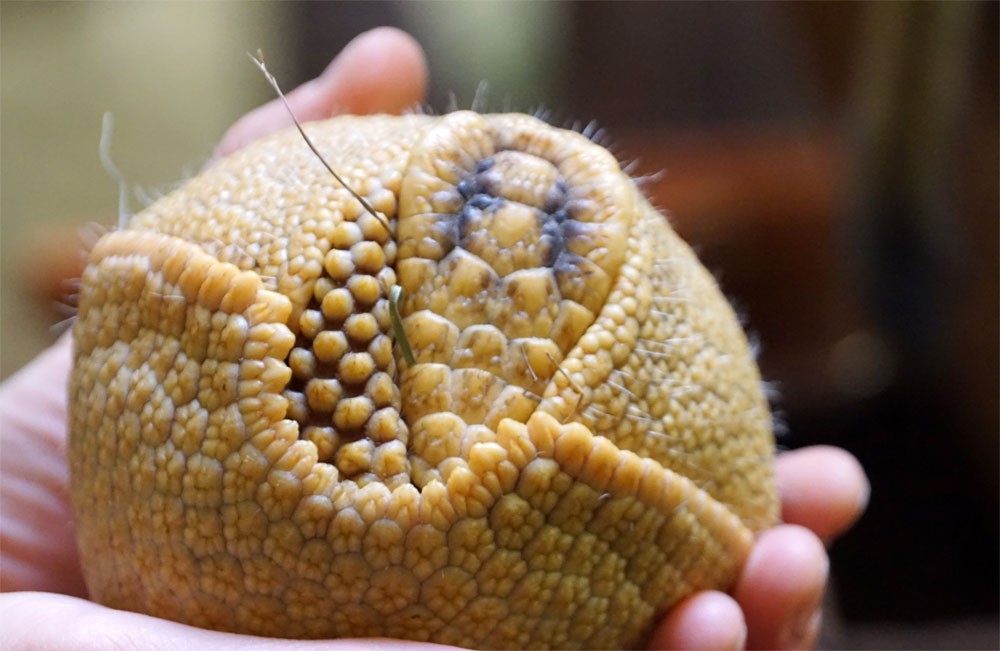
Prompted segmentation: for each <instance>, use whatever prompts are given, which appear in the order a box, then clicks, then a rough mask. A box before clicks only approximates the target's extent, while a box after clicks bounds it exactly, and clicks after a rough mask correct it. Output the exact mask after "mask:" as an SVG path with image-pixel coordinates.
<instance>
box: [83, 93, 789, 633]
mask: <svg viewBox="0 0 1000 651" xmlns="http://www.w3.org/2000/svg"><path fill="white" fill-rule="evenodd" d="M303 129H304V131H305V132H306V133H307V134H308V136H309V139H310V140H311V141H312V142H313V143H314V145H315V148H316V149H317V151H319V152H320V153H321V154H322V158H323V159H325V161H327V162H328V164H329V165H330V166H331V167H333V168H335V169H336V170H337V172H338V174H339V176H340V178H342V179H343V180H344V182H345V183H346V185H345V183H338V182H337V181H336V180H335V179H333V178H332V177H331V175H330V173H329V171H328V170H327V169H326V168H325V167H324V165H323V164H322V162H321V161H320V160H319V158H318V157H317V156H316V155H315V154H314V153H313V152H312V151H310V149H309V148H308V147H306V146H305V145H304V144H303V139H302V136H301V135H300V134H299V133H298V132H296V131H295V130H289V131H286V132H283V133H280V134H276V135H274V136H271V137H268V138H265V139H264V140H262V141H260V142H258V143H256V144H254V145H252V146H250V147H248V148H246V149H245V150H242V151H240V152H238V153H236V154H234V155H232V156H231V157H229V158H227V159H225V160H222V161H220V162H219V163H218V164H216V165H215V166H213V167H212V168H211V169H208V170H206V171H205V172H204V173H202V174H201V175H200V176H198V177H196V178H194V179H192V180H191V181H189V182H188V183H187V184H186V185H185V186H184V187H182V188H180V189H179V190H178V191H176V192H174V193H172V194H170V195H168V196H166V197H164V198H163V199H161V200H160V201H158V202H156V203H155V204H153V205H152V206H150V207H149V208H147V209H146V210H145V211H143V212H141V213H139V214H137V215H136V216H135V217H134V218H133V219H132V220H131V221H130V223H129V225H128V228H127V229H124V230H121V231H117V232H113V233H109V234H108V235H106V236H105V237H104V238H103V239H102V240H101V241H100V242H99V243H98V244H97V245H96V246H95V247H94V249H93V250H92V251H91V253H90V258H89V261H88V269H87V271H86V273H85V274H84V281H83V283H82V287H81V297H80V313H79V318H78V319H77V321H76V324H75V326H74V339H75V348H74V355H75V359H74V370H73V373H72V378H71V393H70V416H69V419H70V422H69V430H70V438H69V457H70V465H71V474H72V496H73V505H74V510H75V513H76V522H77V527H78V531H79V540H80V550H81V557H82V563H83V568H84V573H85V577H86V580H87V583H88V587H89V590H90V592H91V595H92V596H93V597H94V598H95V599H96V600H98V601H100V602H102V603H105V604H107V605H110V606H113V607H118V608H125V609H129V610H136V611H139V612H144V613H148V614H151V615H155V616H158V617H165V618H169V619H173V620H176V621H181V622H185V623H188V624H192V625H196V626H202V627H207V628H214V629H220V630H228V631H236V632H241V633H249V634H256V635H269V636H275V637H298V638H335V637H358V636H366V635H377V636H387V637H401V638H406V639H416V640H429V641H434V642H441V643H449V644H458V645H460V646H466V647H473V648H478V647H485V648H620V647H626V646H630V645H635V644H637V643H638V642H639V641H640V640H641V639H642V638H643V636H644V635H645V634H646V633H647V632H648V631H649V629H650V627H651V626H652V624H653V622H654V620H655V619H656V618H657V617H658V616H660V615H662V614H663V613H664V612H665V611H667V610H668V609H669V608H670V607H671V606H672V605H673V604H674V603H676V602H677V601H679V600H680V599H682V598H683V597H684V596H686V595H687V594H690V593H692V592H693V591H695V590H700V589H709V588H716V589H725V588H727V587H728V586H729V585H730V584H731V583H732V582H733V581H734V580H735V578H736V576H737V574H738V573H739V570H740V567H741V564H742V562H743V560H744V558H745V557H746V554H747V553H748V551H749V548H750V545H751V543H752V537H753V532H754V531H756V530H759V529H762V528H764V527H767V526H769V525H771V524H772V523H773V522H774V521H775V520H776V517H777V499H776V496H775V489H774V483H773V477H772V471H771V455H772V448H773V437H772V434H771V417H770V412H769V409H768V405H767V402H766V400H765V398H764V396H763V395H762V393H761V389H760V378H759V373H758V370H757V368H756V366H755V364H754V361H753V357H752V355H751V353H750V350H749V346H748V344H747V340H746V337H745V336H744V334H743V332H742V331H741V329H740V327H739V324H738V322H737V320H736V318H735V316H734V314H733V312H732V309H731V308H730V307H729V305H728V304H727V303H726V301H725V299H724V298H723V296H722V294H721V293H720V292H719V290H718V288H717V287H716V285H715V282H714V280H713V279H712V277H711V275H710V274H709V273H707V272H706V271H705V270H704V269H703V268H702V267H701V265H700V264H698V262H697V260H696V258H695V257H694V255H693V253H692V252H691V250H690V249H689V248H688V247H687V245H685V244H684V243H683V242H682V241H681V240H680V239H679V238H678V237H677V236H676V234H674V233H673V231H671V230H670V228H669V226H668V225H667V222H666V220H665V219H664V218H663V216H662V215H660V214H659V213H657V212H656V211H655V210H654V209H653V208H652V207H651V206H650V205H649V203H648V202H647V201H646V200H645V198H644V197H643V196H642V195H641V193H640V192H639V191H638V190H637V189H636V187H635V185H634V184H633V183H632V182H631V180H630V179H629V177H628V176H627V175H626V174H624V173H623V172H622V171H621V169H620V167H619V165H618V163H617V162H616V161H615V159H614V157H613V156H611V154H609V153H608V152H607V151H606V150H604V149H603V148H601V147H599V146H597V145H595V144H593V143H592V142H590V141H589V140H588V139H587V138H585V137H583V136H582V135H580V134H576V133H573V132H569V131H564V130H560V129H556V128H553V127H550V126H548V125H546V124H544V123H543V122H541V121H539V120H537V119H534V118H531V117H528V116H524V115H516V114H513V115H479V114H475V113H471V112H457V113H452V114H448V115H445V116H440V117H435V116H424V115H409V116H402V117H388V116H375V117H340V118H334V119H332V120H328V121H323V122H317V123H311V124H307V125H304V126H303ZM276 161H277V162H278V163H277V164H276ZM347 186H350V187H347ZM352 188H353V190H352ZM355 190H356V191H357V194H356V195H355ZM390 198H391V200H390ZM364 203H368V204H369V205H371V206H376V205H377V206H378V211H377V214H378V215H379V216H381V217H384V219H385V223H382V222H381V221H380V220H379V219H376V218H375V217H373V213H370V212H369V211H368V210H366V209H365V207H364V205H363V204H364ZM136 288H138V289H136ZM164 296H172V297H181V298H179V299H176V300H175V299H172V300H171V301H169V302H167V301H165V300H164V299H163V297H164ZM680 297H683V298H684V300H674V299H678V298H680ZM168 303H169V304H168ZM125 397H127V399H125Z"/></svg>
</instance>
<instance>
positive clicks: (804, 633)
mask: <svg viewBox="0 0 1000 651" xmlns="http://www.w3.org/2000/svg"><path fill="white" fill-rule="evenodd" d="M822 626H823V609H822V608H817V609H816V610H813V611H811V612H809V613H806V615H805V616H803V617H801V618H798V619H796V620H795V621H794V622H792V625H791V626H789V627H788V629H787V631H786V633H785V635H784V636H783V639H782V642H783V644H782V646H781V648H782V649H811V648H813V647H814V646H815V645H816V639H817V638H818V637H819V632H820V629H821V628H822Z"/></svg>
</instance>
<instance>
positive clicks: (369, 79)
mask: <svg viewBox="0 0 1000 651" xmlns="http://www.w3.org/2000/svg"><path fill="white" fill-rule="evenodd" d="M427 75H428V73H427V60H426V58H425V57H424V52H423V49H422V48H421V47H420V44H419V43H417V41H416V40H415V39H414V38H413V37H412V36H410V35H409V34H407V33H406V32H404V31H402V30H399V29H396V28H394V27H377V28H375V29H372V30H369V31H367V32H363V33H361V34H359V35H358V36H356V37H354V39H352V40H351V42H350V43H348V44H347V45H346V46H345V47H344V49H343V50H341V51H340V53H339V54H338V55H337V56H336V57H334V59H333V61H331V62H330V64H329V65H327V67H326V69H325V70H324V71H323V72H322V73H321V74H320V76H319V77H317V78H316V79H313V80H311V81H307V82H306V83H304V84H302V85H301V86H299V87H298V88H296V89H295V90H293V91H291V92H289V93H286V97H287V99H288V104H289V105H290V106H291V107H292V110H293V111H294V113H295V117H296V118H297V119H298V120H299V121H300V122H308V121H311V120H321V119H325V118H328V117H330V116H332V115H337V114H342V113H351V114H355V115H367V114H371V113H401V112H403V111H405V110H407V109H410V108H413V107H414V106H417V105H419V103H420V102H421V101H423V98H424V93H425V92H426V88H427ZM279 81H280V80H279ZM291 124H292V119H291V117H290V116H289V115H288V112H287V109H286V107H285V106H284V104H283V103H282V102H281V101H280V100H278V99H275V100H272V101H271V102H268V103H267V104H265V105H264V106H261V107H259V108H257V109H254V110H253V111H251V112H249V113H247V114H246V115H244V116H243V117H242V118H240V119H239V120H237V122H236V123H235V124H234V125H233V126H232V127H230V129H229V130H228V131H227V132H226V134H225V135H224V136H223V137H222V140H221V141H220V143H219V146H218V147H216V149H215V152H214V154H213V157H212V160H215V159H218V158H221V157H222V156H226V155H228V154H231V153H233V152H235V151H237V150H239V149H242V148H243V147H245V146H246V145H248V144H250V143H251V142H253V141H254V140H257V139H259V138H261V137H263V136H265V135H267V134H269V133H273V132H275V131H277V130H278V129H281V128H283V127H286V126H290V125H291Z"/></svg>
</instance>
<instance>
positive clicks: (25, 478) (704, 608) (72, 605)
mask: <svg viewBox="0 0 1000 651" xmlns="http://www.w3.org/2000/svg"><path fill="white" fill-rule="evenodd" d="M425 84H426V64H425V63H424V59H423V54H422V52H421V51H420V48H419V46H418V45H417V44H416V43H415V42H413V40H412V39H411V38H410V37H408V36H406V35H405V34H402V33H401V32H398V31H396V30H390V29H381V30H374V31H372V32H368V33H366V34H363V35H362V36H359V37H358V38H357V39H356V40H355V41H353V42H352V43H351V44H350V45H348V47H347V48H345V50H344V52H342V53H341V55H340V56H338V58H337V59H336V60H335V61H334V62H333V63H332V64H331V65H330V67H328V68H327V70H326V71H325V72H324V73H323V74H322V75H321V76H320V77H319V78H317V79H316V80H313V81H311V82H308V83H306V84H304V85H303V86H300V87H299V88H298V89H296V90H295V91H293V92H291V93H289V94H288V99H289V102H290V103H291V104H292V106H293V108H294V110H295V113H296V116H297V117H298V118H299V119H300V120H303V121H305V120H313V119H319V118H323V117H327V116H329V115H331V114H333V113H335V112H336V113H339V112H349V113H357V114H363V113H374V112H398V111H400V110H402V109H404V108H406V107H408V106H412V105H414V104H416V103H417V102H419V101H420V100H421V99H422V98H423V92H424V87H425ZM290 124H291V118H290V117H289V116H288V114H287V113H286V111H285V109H284V107H283V106H281V105H280V104H279V102H278V101H273V102H271V103H269V104H267V105H265V106H263V107H261V108H259V109H257V110H255V111H253V112H251V113H250V114H248V115H247V116H245V117H244V118H243V119H241V120H240V121H239V122H237V123H236V125H234V126H233V128H232V129H230V131H229V132H228V133H227V134H226V136H225V137H224V138H223V140H222V142H221V144H220V145H219V147H218V149H217V150H216V154H217V155H218V156H222V155H225V154H227V153H230V152H232V151H235V150H236V149H239V148H240V147H242V146H244V145H246V144H248V143H249V142H252V141H253V140H255V139H257V138H259V137H261V136H263V135H265V134H267V133H269V132H272V131H275V130H277V129H280V128H282V127H284V126H288V125H290ZM70 364H71V361H70V343H69V339H68V338H67V337H63V338H62V339H61V340H60V341H59V342H58V343H57V344H56V345H55V346H53V347H52V348H50V349H49V350H48V351H46V352H45V353H43V354H42V355H40V356H39V357H38V358H37V359H36V360H35V361H34V362H33V363H32V364H30V365H29V366H28V367H26V368H25V369H23V370H22V371H21V372H20V373H18V374H17V375H15V376H14V377H12V378H11V379H10V380H9V381H7V382H6V383H4V385H2V387H0V425H2V428H0V445H2V456H0V500H2V502H0V509H2V510H0V513H2V520H0V590H3V591H18V592H17V593H15V594H5V595H0V622H3V624H2V625H0V639H2V640H3V641H4V642H5V645H6V644H9V645H10V647H11V648H35V647H45V648H60V649H76V648H105V647H112V648H114V647H115V646H119V647H121V646H127V647H130V648H149V649H161V648H163V649H166V648H171V649H172V648H180V647H185V646H186V647H190V648H195V649H199V648H213V649H219V650H225V649H230V648H232V649H236V648H239V649H241V650H246V649H268V648H272V647H277V646H280V648H282V649H303V650H305V649H336V648H357V647H358V645H359V642H358V641H344V640H340V641H322V642H288V641H283V640H271V639H265V638H254V637H250V636H244V635H235V634H230V633H219V632H214V631H205V630H201V629H196V628H193V627H189V626H185V625H182V624H177V623H174V622H170V621H166V620H162V619H157V618H154V617H148V616H145V615H139V614H136V613H130V612H123V611H117V610H112V609H109V608H105V607H103V606H100V605H97V604H94V603H91V602H89V601H86V600H85V597H86V588H85V586H84V584H83V579H82V575H81V570H80V566H79V559H78V557H77V552H76V544H75V534H74V531H73V526H72V512H71V509H70V506H69V497H68V471H67V463H66V450H65V439H66V395H65V390H64V387H65V386H66V381H67V375H68V373H69V368H70ZM777 472H778V481H779V488H780V492H781V496H782V503H783V517H784V520H785V521H786V522H787V523H789V524H786V525H782V526H779V527H776V528H774V529H772V530H770V531H767V532H764V533H762V534H761V535H760V537H759V540H758V543H757V545H756V546H755V547H754V550H753V552H752V553H751V556H750V559H749V561H748V563H747V565H746V568H745V570H744V573H743V576H742V577H741V579H740V580H739V582H738V583H737V585H736V587H735V589H734V591H733V595H734V596H733V597H730V596H728V595H725V594H722V593H719V592H704V593H700V594H698V595H694V596H692V597H689V598H688V599H687V600H685V601H684V603H682V604H681V605H680V606H679V607H678V608H676V609H675V610H673V611H672V612H671V613H670V614H669V615H668V616H667V617H666V618H665V620H664V621H663V622H661V623H660V625H659V626H658V627H657V629H656V631H655V632H654V634H653V635H652V637H651V638H650V640H651V645H652V646H653V647H654V648H689V649H701V648H736V647H737V646H740V645H741V643H742V642H743V641H744V640H745V641H746V642H747V643H748V644H749V645H751V646H752V647H760V648H792V647H794V646H808V645H810V644H811V643H812V640H813V639H814V637H815V632H816V630H817V629H818V616H814V615H813V613H815V612H818V611H817V609H818V606H819V602H820V599H821V596H822V592H823V588H824V586H825V580H826V571H827V559H826V553H825V551H824V548H823V545H822V543H820V542H819V538H823V539H826V540H829V539H830V538H832V537H833V536H835V535H836V534H838V533H840V532H841V531H842V530H844V529H845V528H846V527H847V526H849V524H850V523H851V522H852V521H853V519H854V518H855V517H857V515H858V514H859V513H860V511H861V510H862V509H863V504H864V497H865V494H866V491H867V483H866V480H865V479H864V475H863V473H862V471H861V470H860V467H859V466H858V464H857V462H856V461H854V460H853V458H851V457H850V456H849V455H847V454H846V453H844V452H842V451H838V450H835V449H832V448H816V449H811V450H804V451H800V452H794V453H788V454H785V455H782V456H781V457H779V459H778V462H777ZM817 536H818V537H817ZM27 591H34V592H27ZM744 622H745V623H744ZM365 644H366V646H367V648H371V649H415V648H423V647H426V648H438V649H440V648H442V647H440V646H439V645H425V644H418V643H411V642H401V641H394V640H366V641H365Z"/></svg>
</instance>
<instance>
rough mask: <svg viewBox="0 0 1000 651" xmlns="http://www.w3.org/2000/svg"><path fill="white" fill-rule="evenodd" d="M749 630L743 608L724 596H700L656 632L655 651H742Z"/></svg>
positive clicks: (711, 593)
mask: <svg viewBox="0 0 1000 651" xmlns="http://www.w3.org/2000/svg"><path fill="white" fill-rule="evenodd" d="M746 638H747V626H746V622H745V621H744V619H743V611H742V610H741V609H740V606H739V604H737V603H736V601H735V600H734V599H733V598H732V597H730V596H729V595H727V594H725V593H722V592H715V591H707V592H699V593H698V594H695V595H693V596H691V597H688V598H687V599H685V600H684V601H682V602H681V603H680V604H678V605H677V606H676V607H675V608H674V609H673V610H671V611H670V613H669V614H668V615H667V617H666V618H665V619H664V620H663V621H662V622H661V623H660V625H659V626H658V627H657V628H656V630H655V631H654V632H653V635H652V637H651V638H650V643H649V647H650V648H651V649H662V650H670V649H688V650H690V651H698V650H700V649H705V650H709V649H742V648H743V647H744V645H745V644H746Z"/></svg>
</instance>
